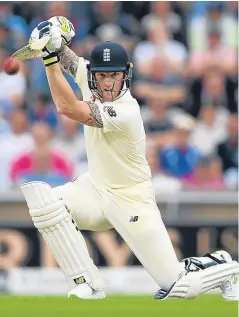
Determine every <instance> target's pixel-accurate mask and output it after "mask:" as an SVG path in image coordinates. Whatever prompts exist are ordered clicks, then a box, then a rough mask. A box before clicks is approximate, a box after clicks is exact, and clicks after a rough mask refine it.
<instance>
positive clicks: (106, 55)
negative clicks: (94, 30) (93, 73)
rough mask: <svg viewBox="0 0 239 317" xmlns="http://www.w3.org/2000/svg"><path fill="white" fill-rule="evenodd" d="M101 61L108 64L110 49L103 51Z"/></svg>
mask: <svg viewBox="0 0 239 317" xmlns="http://www.w3.org/2000/svg"><path fill="white" fill-rule="evenodd" d="M103 61H104V62H110V49H109V48H105V49H104V50H103Z"/></svg>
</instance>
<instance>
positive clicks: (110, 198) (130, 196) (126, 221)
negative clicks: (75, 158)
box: [54, 175, 182, 289]
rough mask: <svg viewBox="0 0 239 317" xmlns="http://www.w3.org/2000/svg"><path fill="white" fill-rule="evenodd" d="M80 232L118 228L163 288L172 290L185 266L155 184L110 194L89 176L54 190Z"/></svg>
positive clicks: (113, 190)
mask: <svg viewBox="0 0 239 317" xmlns="http://www.w3.org/2000/svg"><path fill="white" fill-rule="evenodd" d="M54 190H55V191H56V192H57V194H58V196H59V198H62V199H63V201H64V204H65V205H66V206H67V208H68V209H69V210H70V212H71V214H72V217H73V218H74V220H75V221H76V223H77V225H78V227H79V229H81V230H92V231H104V230H107V229H110V228H115V229H116V231H117V232H118V233H119V234H120V235H121V237H122V238H123V239H124V240H125V242H126V243H127V244H128V246H129V247H130V248H131V250H132V251H133V252H134V254H135V255H136V256H137V258H138V259H139V260H140V262H141V263H142V265H143V266H144V267H145V268H146V269H147V271H148V272H149V273H150V275H151V276H152V277H153V279H154V280H155V281H156V282H157V283H158V285H159V286H160V287H161V288H164V289H168V288H169V287H170V286H171V285H172V284H173V283H174V282H175V281H176V280H177V278H178V275H179V273H180V271H181V270H182V266H181V265H180V263H179V261H178V260H177V257H176V254H175V252H174V249H173V246H172V243H171V241H170V238H169V235H168V233H167V231H166V228H165V226H164V223H163V221H162V219H161V215H160V212H159V210H158V207H157V205H156V203H155V200H154V193H153V189H152V185H151V182H149V181H147V182H143V183H139V184H137V185H135V186H131V187H128V188H124V189H112V190H108V189H107V190H106V189H104V188H101V187H99V186H97V185H96V184H93V183H92V181H91V180H90V178H89V176H88V175H84V176H83V177H80V178H78V179H77V180H75V181H74V182H70V183H67V184H65V185H63V186H59V187H56V188H55V189H54Z"/></svg>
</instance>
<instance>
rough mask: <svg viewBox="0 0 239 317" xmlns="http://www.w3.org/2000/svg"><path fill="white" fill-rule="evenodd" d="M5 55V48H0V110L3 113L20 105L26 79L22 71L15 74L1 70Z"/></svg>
mask: <svg viewBox="0 0 239 317" xmlns="http://www.w3.org/2000/svg"><path fill="white" fill-rule="evenodd" d="M7 56H8V55H7V52H6V50H4V49H3V48H0V83H1V85H0V107H1V108H0V110H1V111H2V112H3V113H7V112H9V111H10V110H12V109H13V108H15V107H16V106H17V105H21V104H22V103H23V101H24V98H25V92H26V79H25V76H24V74H23V72H22V71H19V72H18V73H17V74H15V75H7V74H6V73H5V72H4V71H3V69H2V66H3V62H4V60H5V59H6V58H7Z"/></svg>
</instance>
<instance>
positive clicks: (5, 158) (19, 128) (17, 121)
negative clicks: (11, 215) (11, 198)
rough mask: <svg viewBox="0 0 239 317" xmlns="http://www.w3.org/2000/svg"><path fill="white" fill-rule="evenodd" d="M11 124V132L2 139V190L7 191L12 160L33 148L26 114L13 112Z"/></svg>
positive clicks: (0, 171)
mask: <svg viewBox="0 0 239 317" xmlns="http://www.w3.org/2000/svg"><path fill="white" fill-rule="evenodd" d="M9 122H10V128H11V131H10V132H9V133H8V134H7V133H6V134H4V135H3V136H2V137H0V176H1V177H0V190H7V189H8V188H9V187H10V186H11V180H10V177H9V171H10V162H11V160H12V159H14V158H15V157H16V156H17V155H19V154H21V153H25V152H26V151H29V150H30V149H31V148H32V147H33V140H32V137H31V134H30V133H29V132H28V123H27V115H26V113H25V112H24V111H23V110H22V109H15V110H13V112H12V113H11V115H10V117H9Z"/></svg>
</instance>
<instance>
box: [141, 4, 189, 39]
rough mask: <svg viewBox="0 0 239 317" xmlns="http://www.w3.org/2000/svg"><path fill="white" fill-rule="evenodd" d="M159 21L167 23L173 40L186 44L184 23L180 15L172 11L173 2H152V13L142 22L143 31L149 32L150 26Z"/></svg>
mask: <svg viewBox="0 0 239 317" xmlns="http://www.w3.org/2000/svg"><path fill="white" fill-rule="evenodd" d="M157 20H161V21H162V22H163V23H165V25H166V28H167V30H168V32H169V34H170V37H171V38H173V39H174V40H176V41H179V42H181V43H183V44H185V35H184V32H183V29H184V28H183V21H182V19H181V17H180V15H178V14H177V13H175V12H174V11H173V10H172V1H151V2H150V13H149V14H147V15H145V16H144V17H143V19H142V20H141V25H142V27H143V30H147V29H148V27H149V26H150V24H151V23H153V22H154V21H157Z"/></svg>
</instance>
